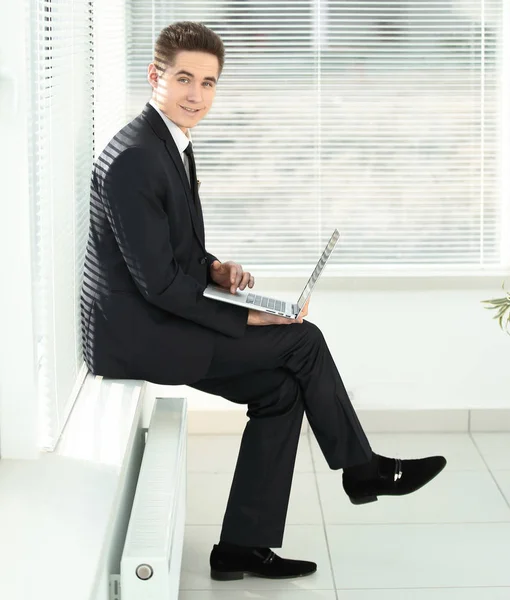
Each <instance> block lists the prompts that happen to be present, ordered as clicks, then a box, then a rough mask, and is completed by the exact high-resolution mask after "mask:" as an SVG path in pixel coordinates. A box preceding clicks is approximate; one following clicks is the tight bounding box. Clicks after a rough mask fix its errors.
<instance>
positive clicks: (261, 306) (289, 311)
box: [204, 229, 340, 319]
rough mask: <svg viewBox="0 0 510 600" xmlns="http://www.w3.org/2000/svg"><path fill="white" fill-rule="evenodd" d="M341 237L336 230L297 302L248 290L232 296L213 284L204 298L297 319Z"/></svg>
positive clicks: (226, 290)
mask: <svg viewBox="0 0 510 600" xmlns="http://www.w3.org/2000/svg"><path fill="white" fill-rule="evenodd" d="M339 237H340V234H339V233H338V230H336V229H335V231H334V232H333V235H332V236H331V238H330V239H329V242H328V243H327V244H326V247H325V248H324V252H323V253H322V255H321V257H320V259H319V262H318V263H317V266H316V267H315V269H314V270H313V273H312V275H311V277H310V279H309V280H308V282H307V284H306V285H305V288H304V290H303V292H302V294H301V296H300V297H299V299H298V301H297V302H289V301H286V300H277V299H276V298H268V297H267V296H261V295H259V294H256V293H254V292H252V291H246V290H243V291H240V290H237V291H236V293H235V294H232V293H231V292H230V289H227V288H222V287H219V286H217V285H212V284H210V285H208V286H207V287H206V288H205V290H204V296H205V297H206V298H211V299H212V300H219V301H220V302H228V303H229V304H237V305H240V306H245V307H246V308H252V309H253V310H260V311H262V312H268V313H272V314H274V315H281V316H282V317H287V318H289V319H297V318H298V317H299V315H300V314H301V311H302V310H303V307H304V305H305V304H306V301H307V300H308V298H309V297H310V294H311V293H312V290H313V288H314V287H315V284H316V283H317V281H318V279H319V277H320V275H321V273H322V271H323V269H324V267H325V266H326V263H327V262H328V259H329V257H330V256H331V253H332V252H333V249H334V247H335V246H336V243H337V241H338V238H339ZM246 289H248V288H246Z"/></svg>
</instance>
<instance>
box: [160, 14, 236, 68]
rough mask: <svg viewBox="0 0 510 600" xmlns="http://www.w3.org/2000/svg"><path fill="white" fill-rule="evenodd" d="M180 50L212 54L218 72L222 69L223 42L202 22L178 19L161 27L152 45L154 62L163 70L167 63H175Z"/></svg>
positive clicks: (223, 56) (171, 64) (223, 59)
mask: <svg viewBox="0 0 510 600" xmlns="http://www.w3.org/2000/svg"><path fill="white" fill-rule="evenodd" d="M182 50H187V51H190V52H207V53H208V54H213V55H214V56H216V58H217V59H218V63H219V66H220V70H219V72H220V73H221V71H222V70H223V63H224V61H225V47H224V46H223V42H222V41H221V38H220V36H219V35H218V34H216V33H214V31H212V30H211V29H209V27H206V26H205V25H203V24H202V23H194V22H192V21H180V22H178V23H172V25H168V27H165V28H164V29H162V30H161V32H160V34H159V36H158V39H157V40H156V44H155V47H154V64H155V65H156V67H157V68H158V69H159V70H161V71H164V70H165V69H166V67H167V66H168V65H170V66H173V65H174V64H175V57H176V55H177V54H178V53H179V52H181V51H182Z"/></svg>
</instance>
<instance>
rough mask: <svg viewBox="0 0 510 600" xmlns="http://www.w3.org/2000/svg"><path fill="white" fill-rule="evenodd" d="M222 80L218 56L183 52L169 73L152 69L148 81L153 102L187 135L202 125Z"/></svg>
mask: <svg viewBox="0 0 510 600" xmlns="http://www.w3.org/2000/svg"><path fill="white" fill-rule="evenodd" d="M218 77H219V63H218V59H217V58H216V56H214V55H213V54H208V53H206V52H188V51H185V50H183V51H181V52H179V53H178V54H177V56H176V58H175V64H174V65H173V66H171V65H168V66H167V68H166V70H165V72H164V73H161V72H160V71H159V72H158V70H157V69H156V67H155V65H154V63H151V64H150V65H149V72H148V79H149V83H150V84H151V85H152V88H153V98H154V99H155V100H156V102H157V104H158V106H159V108H160V110H162V111H163V112H164V113H165V115H166V116H167V117H168V118H169V119H170V120H171V121H173V122H174V123H175V124H176V125H178V126H179V127H180V128H181V129H182V131H184V133H187V131H188V128H189V127H195V125H196V124H197V123H198V122H199V121H201V120H202V119H203V118H204V117H205V115H206V114H207V113H208V112H209V109H210V108H211V106H212V103H213V100H214V96H215V95H216V83H217V81H218Z"/></svg>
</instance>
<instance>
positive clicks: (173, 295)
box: [102, 147, 248, 337]
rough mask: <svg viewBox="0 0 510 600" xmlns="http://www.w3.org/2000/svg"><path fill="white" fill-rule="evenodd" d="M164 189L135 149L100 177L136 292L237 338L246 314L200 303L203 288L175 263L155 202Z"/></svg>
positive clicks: (154, 169) (148, 159)
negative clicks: (102, 180)
mask: <svg viewBox="0 0 510 600" xmlns="http://www.w3.org/2000/svg"><path fill="white" fill-rule="evenodd" d="M163 189H164V185H163V184H162V183H161V173H160V172H158V169H157V166H156V163H155V161H154V159H153V158H152V157H151V155H150V154H149V152H148V151H147V150H145V149H143V148H139V147H130V148H127V149H126V150H124V151H123V152H121V153H120V154H119V155H118V156H117V157H116V158H115V159H114V161H113V163H112V164H111V165H110V167H109V169H108V171H107V172H106V174H105V175H104V186H103V190H102V192H103V193H102V198H103V204H104V208H105V211H106V214H107V217H108V221H109V224H110V226H111V228H112V230H113V233H114V235H115V239H116V241H117V244H118V246H119V248H120V251H121V253H122V256H123V258H124V260H125V262H126V265H127V267H128V269H129V271H130V273H131V276H132V277H133V280H134V282H135V284H136V286H137V288H138V290H139V291H140V292H141V294H142V295H143V296H144V298H145V299H146V300H147V301H148V302H150V303H151V304H154V305H155V306H158V307H159V308H162V309H163V310H166V311H168V312H169V313H173V314H175V315H177V316H179V317H182V318H184V319H188V320H190V321H194V322H195V323H198V324H199V325H202V326H204V327H207V328H209V329H214V330H216V331H219V332H221V333H223V334H225V335H228V336H231V337H242V336H243V335H244V332H245V328H246V325H247V320H248V309H246V308H243V307H240V306H234V305H231V304H224V303H221V302H217V301H215V300H211V299H209V298H204V296H203V291H204V289H205V288H204V286H202V285H201V284H200V283H199V282H198V281H197V280H196V279H194V278H193V277H191V276H189V275H187V274H185V273H184V271H183V270H182V269H181V267H180V265H179V264H178V263H177V261H176V259H175V256H174V253H173V249H172V242H171V240H170V232H169V227H168V217H167V214H166V212H165V211H164V209H163V205H162V202H161V200H160V198H159V197H158V192H159V195H161V194H162V191H163ZM209 256H210V257H212V255H208V259H209ZM212 258H213V260H214V257H212ZM211 262H212V261H211Z"/></svg>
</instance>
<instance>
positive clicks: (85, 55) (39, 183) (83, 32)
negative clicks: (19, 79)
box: [31, 0, 94, 449]
mask: <svg viewBox="0 0 510 600" xmlns="http://www.w3.org/2000/svg"><path fill="white" fill-rule="evenodd" d="M34 5H35V7H36V9H35V12H34V23H33V31H34V32H35V36H36V37H35V38H33V52H32V56H33V64H32V65H31V67H32V72H33V87H32V102H33V112H32V124H31V134H32V138H31V150H32V156H31V172H32V181H31V184H32V185H31V188H32V189H31V195H32V202H33V208H34V215H35V249H34V255H35V265H34V275H35V290H34V297H35V305H36V319H35V323H36V353H37V371H38V373H37V374H38V391H39V406H40V411H41V414H40V416H39V424H40V435H39V443H40V447H42V448H46V449H52V448H53V446H54V444H55V442H56V440H57V439H58V436H59V434H60V432H61V430H62V427H63V425H64V423H65V420H66V418H67V416H68V413H69V411H70V408H71V406H72V402H73V400H74V398H75V396H76V393H77V391H78V389H79V387H80V385H81V383H82V379H83V377H84V375H85V370H84V368H83V360H82V355H81V340H80V320H79V317H80V315H79V288H80V284H81V272H82V265H83V256H84V251H85V244H86V236H87V233H88V197H89V183H90V172H91V167H92V160H93V114H94V113H93V98H94V82H93V74H94V71H93V67H94V63H93V57H94V53H93V15H92V5H93V3H92V1H90V0H59V1H58V2H57V1H54V0H38V1H37V2H35V3H34Z"/></svg>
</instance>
